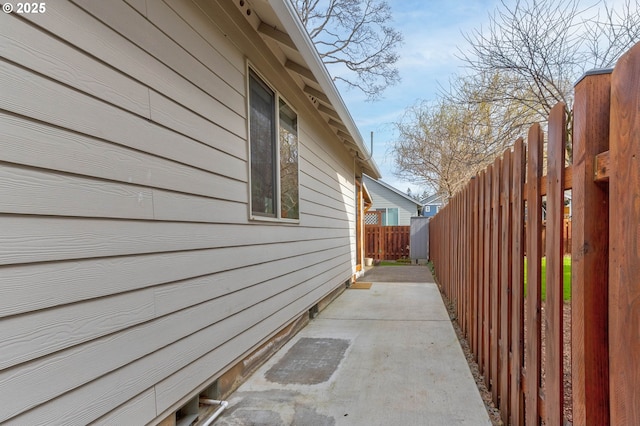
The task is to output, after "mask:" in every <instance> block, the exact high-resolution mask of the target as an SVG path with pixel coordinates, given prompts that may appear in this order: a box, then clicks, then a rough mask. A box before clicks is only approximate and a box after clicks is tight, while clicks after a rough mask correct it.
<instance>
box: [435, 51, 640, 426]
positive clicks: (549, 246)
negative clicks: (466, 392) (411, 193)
mask: <svg viewBox="0 0 640 426" xmlns="http://www.w3.org/2000/svg"><path fill="white" fill-rule="evenodd" d="M573 120H574V122H573V135H572V136H573V138H572V139H573V165H572V166H570V167H565V145H566V140H567V139H566V136H567V135H566V131H565V129H566V117H565V112H564V105H562V104H560V105H557V106H556V107H555V108H553V110H552V111H551V114H550V116H549V121H548V138H547V140H548V143H547V164H546V173H547V174H546V176H543V173H542V171H543V158H544V156H543V139H544V138H543V131H542V128H541V127H540V126H539V125H534V126H532V127H531V128H530V130H529V133H528V138H527V141H526V144H525V143H524V141H523V140H518V141H517V142H516V143H515V145H514V148H513V150H512V151H511V150H507V151H506V152H505V153H504V155H503V156H502V158H499V159H497V160H495V162H494V163H493V164H492V165H491V166H489V167H488V168H487V169H486V170H485V171H483V172H481V173H480V174H478V175H477V176H476V177H475V178H474V179H472V180H471V181H470V182H469V184H468V185H467V186H466V187H465V188H464V189H463V190H462V191H461V192H460V193H459V194H457V195H456V196H455V197H454V198H453V199H452V200H451V201H450V203H449V204H448V205H447V206H446V207H445V208H444V209H443V210H441V212H440V213H438V214H437V215H436V216H435V217H434V218H433V219H432V220H431V223H430V229H429V232H430V238H431V239H430V250H431V252H430V254H431V259H432V261H433V263H434V266H435V271H436V275H437V279H438V282H439V284H440V286H441V287H442V290H443V292H444V293H445V294H446V296H447V297H448V298H449V299H450V300H451V301H452V302H453V303H454V304H455V307H456V309H457V314H458V321H459V323H460V326H461V329H462V330H463V332H464V333H465V334H466V336H467V338H468V340H469V343H470V347H471V349H472V350H473V352H474V354H475V357H476V360H477V362H478V365H479V367H480V370H481V372H482V374H483V376H484V378H485V381H486V384H487V386H488V387H489V389H490V390H491V393H492V396H493V400H494V402H495V403H496V405H497V406H498V407H499V409H500V412H501V417H502V419H503V421H504V422H505V424H514V425H521V424H527V425H538V424H540V423H541V422H544V423H545V424H546V425H562V424H563V423H564V422H563V411H564V408H565V407H564V404H565V398H564V394H563V392H564V386H563V376H564V375H567V376H570V380H569V381H570V383H571V388H572V400H570V401H572V402H571V404H572V405H571V408H572V416H573V424H574V425H608V424H611V425H640V356H639V355H638V354H640V43H639V44H637V45H636V46H634V47H633V48H632V49H631V50H630V51H629V52H627V53H626V54H625V55H624V56H623V57H622V58H621V59H620V60H619V61H618V63H617V65H616V67H615V69H614V70H613V72H612V73H604V72H603V73H592V74H587V75H585V76H584V77H583V78H582V79H581V80H580V81H579V82H578V83H577V84H576V87H575V102H574V111H573ZM567 189H571V190H572V203H573V206H572V210H573V214H572V216H573V220H572V242H571V250H570V252H571V256H572V258H571V264H572V265H571V266H572V294H571V302H570V303H571V305H570V307H571V338H570V342H567V343H570V352H571V368H570V369H567V370H570V371H567V370H565V368H566V367H565V366H564V365H563V327H564V324H563V238H562V232H563V231H562V228H563V216H564V215H563V213H564V212H563V210H564V193H565V190H567ZM543 197H546V206H547V209H546V210H547V217H546V219H547V223H546V227H547V238H546V243H545V247H544V248H543V247H542V243H541V239H542V232H541V231H542V223H541V216H542V215H541V207H542V201H543ZM525 222H526V225H527V226H526V231H525ZM525 232H526V236H525ZM525 241H526V247H525ZM543 250H544V252H545V253H546V259H545V261H546V263H545V265H546V294H543V293H542V287H541V271H542V266H541V265H542V256H543ZM525 251H526V270H525ZM525 277H526V282H527V286H526V287H525V283H524V281H525ZM542 308H544V309H542ZM543 342H544V349H545V350H544V351H543Z"/></svg>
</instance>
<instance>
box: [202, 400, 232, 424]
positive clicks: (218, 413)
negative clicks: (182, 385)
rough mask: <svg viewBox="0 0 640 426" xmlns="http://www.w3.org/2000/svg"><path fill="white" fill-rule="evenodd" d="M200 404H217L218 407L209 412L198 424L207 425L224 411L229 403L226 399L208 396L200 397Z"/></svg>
mask: <svg viewBox="0 0 640 426" xmlns="http://www.w3.org/2000/svg"><path fill="white" fill-rule="evenodd" d="M200 404H205V405H219V406H220V407H218V409H217V410H216V411H214V412H213V414H211V416H209V417H208V418H207V419H205V420H204V422H203V423H202V424H201V425H200V426H209V425H210V424H211V423H213V422H214V421H215V420H216V419H217V418H218V416H219V415H220V414H222V412H223V411H224V409H225V408H227V406H228V405H229V403H228V402H227V401H219V400H217V399H209V398H200Z"/></svg>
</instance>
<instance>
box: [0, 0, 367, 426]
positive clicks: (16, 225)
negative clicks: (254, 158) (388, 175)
mask: <svg viewBox="0 0 640 426" xmlns="http://www.w3.org/2000/svg"><path fill="white" fill-rule="evenodd" d="M103 3H104V4H103ZM107 3H108V4H107ZM234 11H235V13H236V15H234V13H233V12H234ZM236 18H238V16H237V10H235V5H233V4H230V3H226V2H222V3H220V4H219V3H218V2H216V1H210V0H193V1H191V0H166V1H157V2H140V1H136V0H127V1H114V2H94V1H85V0H77V1H75V0H74V1H57V2H52V3H51V4H49V3H47V13H45V14H40V15H35V14H34V15H22V16H17V15H15V14H2V15H0V25H2V27H3V28H6V29H9V30H7V31H3V32H2V35H0V56H2V58H1V59H0V93H2V96H1V97H0V200H2V201H1V202H0V229H2V233H0V289H1V290H2V298H0V318H2V319H1V320H0V341H2V342H3V350H2V351H0V401H2V403H1V404H0V423H2V422H5V421H7V422H8V423H10V424H11V423H14V424H65V425H67V424H87V423H90V422H93V421H97V423H107V424H108V423H111V424H113V423H120V424H122V423H136V424H143V423H146V422H152V421H153V420H154V419H156V417H157V416H160V415H162V414H164V413H166V412H167V411H168V410H169V411H170V410H172V409H176V408H178V407H177V405H176V404H178V402H179V401H181V400H184V398H185V397H187V396H189V395H193V394H194V392H197V391H198V389H199V387H201V386H203V384H205V383H206V382H207V381H210V380H211V379H212V377H215V376H216V375H218V374H220V373H221V372H223V371H224V369H225V368H228V367H229V365H230V364H231V363H233V362H236V361H237V360H238V359H240V358H241V357H242V356H243V355H245V354H247V353H248V352H249V351H251V350H252V349H253V348H255V347H256V346H257V345H258V344H260V343H261V342H263V341H265V339H267V338H268V337H269V336H271V335H273V334H274V333H276V332H277V331H278V330H280V329H281V328H282V327H284V326H285V325H286V324H287V323H288V322H290V321H292V320H293V319H294V318H296V317H298V316H299V315H300V314H302V313H304V312H305V311H306V310H308V309H309V308H310V307H311V306H313V305H314V304H315V303H317V302H318V300H320V299H321V298H322V297H324V296H325V295H327V294H328V293H329V292H331V291H332V290H334V289H335V288H336V287H337V286H339V285H341V284H343V283H344V281H345V280H347V279H349V278H350V277H351V274H352V273H353V265H354V261H353V253H352V250H353V246H354V241H355V236H354V230H353V229H354V223H355V200H354V191H355V189H354V185H355V182H354V173H355V171H354V170H353V167H354V164H353V159H352V157H351V156H350V155H349V153H348V152H347V150H346V149H344V147H343V145H342V144H341V142H340V141H338V140H337V138H336V137H335V135H334V134H333V133H332V132H331V130H330V129H329V128H328V127H327V126H326V125H325V124H324V123H323V120H322V118H321V117H320V116H319V114H317V112H315V109H314V107H313V106H312V105H311V104H310V103H309V101H308V98H307V97H306V95H304V94H303V93H302V92H301V91H300V90H299V88H297V87H296V85H295V83H294V82H293V80H291V79H289V78H288V74H287V73H286V71H285V70H284V67H283V66H282V65H281V64H280V63H279V62H277V61H276V60H275V58H273V57H272V56H270V54H269V53H268V49H267V48H266V45H265V44H264V42H263V41H262V39H261V38H259V37H258V36H257V35H255V34H252V35H251V36H249V37H246V36H245V35H244V33H245V32H252V31H253V30H252V29H251V27H250V26H249V24H248V23H246V22H245V21H244V19H243V18H242V17H241V16H240V17H239V18H241V19H236ZM247 60H249V61H250V62H251V63H252V64H254V65H255V66H256V67H257V68H258V69H259V70H260V71H261V72H263V73H264V75H265V76H266V78H267V79H269V81H270V82H271V83H272V84H274V85H275V86H276V87H277V90H279V91H281V93H282V94H283V95H284V96H285V97H286V98H287V101H288V102H289V103H291V105H292V106H293V107H294V108H295V109H296V110H297V111H298V113H299V127H300V129H299V130H300V162H299V164H300V168H301V170H300V212H301V217H300V221H299V223H284V224H283V223H277V222H259V221H256V222H252V221H250V220H249V212H248V197H249V188H248V142H247V123H246V98H245V91H246V88H245V77H246V76H245V66H246V61H247Z"/></svg>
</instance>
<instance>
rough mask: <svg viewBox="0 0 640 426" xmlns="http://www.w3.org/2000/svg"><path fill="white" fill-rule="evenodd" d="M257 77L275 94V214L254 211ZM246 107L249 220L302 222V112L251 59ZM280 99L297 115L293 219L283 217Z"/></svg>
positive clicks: (247, 73) (247, 81)
mask: <svg viewBox="0 0 640 426" xmlns="http://www.w3.org/2000/svg"><path fill="white" fill-rule="evenodd" d="M252 74H253V75H254V76H255V77H257V78H258V79H259V81H260V83H262V84H263V85H265V86H266V87H268V88H269V89H270V90H271V91H272V92H273V94H274V96H275V99H274V101H275V102H274V104H275V112H274V118H275V122H276V123H275V138H276V147H275V148H276V149H275V160H274V164H276V165H277V166H276V167H274V168H275V184H276V191H275V192H276V195H275V197H276V200H275V201H276V206H275V208H274V211H275V215H273V216H271V215H260V214H256V213H254V211H253V205H252V203H253V194H252V176H251V99H250V95H251V86H250V84H251V75H252ZM245 84H246V107H247V119H246V124H247V153H248V161H247V171H248V175H249V179H248V196H249V198H248V199H249V202H248V209H249V220H251V221H256V222H277V223H284V224H294V225H295V224H299V223H300V215H301V213H300V204H301V203H300V119H299V118H300V114H299V113H298V110H297V109H296V108H294V107H293V105H292V104H291V103H290V102H289V101H288V100H287V98H285V97H284V96H283V95H282V93H280V91H278V90H277V89H276V88H275V87H274V86H273V85H272V84H271V83H270V82H269V80H268V79H266V78H265V77H264V75H263V74H262V73H260V72H259V71H258V70H257V69H256V67H254V66H253V65H252V64H251V63H250V62H249V61H247V66H246V78H245ZM280 101H282V102H284V103H285V104H286V105H287V106H288V107H289V108H290V109H291V111H292V112H293V113H294V114H295V115H296V133H297V145H298V157H297V160H298V161H297V163H298V167H297V185H298V217H297V218H294V219H291V218H287V217H282V208H281V207H282V191H281V189H282V185H281V183H282V182H281V168H280V137H279V134H280Z"/></svg>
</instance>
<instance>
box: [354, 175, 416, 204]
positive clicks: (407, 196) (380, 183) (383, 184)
mask: <svg viewBox="0 0 640 426" xmlns="http://www.w3.org/2000/svg"><path fill="white" fill-rule="evenodd" d="M364 177H365V178H367V179H368V180H369V182H375V183H377V184H378V185H380V186H382V187H384V188H387V189H388V190H390V191H393V192H395V193H396V194H398V195H400V196H402V197H404V198H406V199H407V200H409V201H411V202H412V203H414V204H415V205H417V206H424V203H423V202H420V201H418V200H416V199H415V198H412V197H410V196H409V195H407V194H405V193H404V192H402V191H400V190H399V189H397V188H394V187H393V186H391V185H389V184H388V183H386V182H383V181H381V180H379V179H374V178H372V177H371V176H367V175H364ZM374 202H375V200H374Z"/></svg>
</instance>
